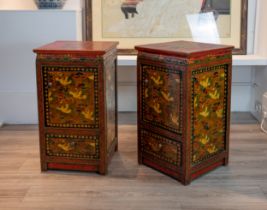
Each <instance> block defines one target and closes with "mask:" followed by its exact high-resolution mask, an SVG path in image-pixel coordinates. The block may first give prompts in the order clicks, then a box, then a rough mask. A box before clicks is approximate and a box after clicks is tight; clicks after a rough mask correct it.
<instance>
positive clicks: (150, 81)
mask: <svg viewBox="0 0 267 210" xmlns="http://www.w3.org/2000/svg"><path fill="white" fill-rule="evenodd" d="M139 71H140V72H139V74H140V80H141V90H140V95H141V98H140V103H141V106H140V109H141V110H140V111H141V113H140V114H141V121H142V122H143V123H147V124H150V125H152V126H155V127H158V128H161V129H164V130H167V131H171V132H174V133H176V134H180V133H181V126H182V122H181V120H182V118H181V112H182V106H181V97H182V79H181V71H179V70H174V69H170V68H167V67H161V66H156V65H151V64H141V65H140V69H139Z"/></svg>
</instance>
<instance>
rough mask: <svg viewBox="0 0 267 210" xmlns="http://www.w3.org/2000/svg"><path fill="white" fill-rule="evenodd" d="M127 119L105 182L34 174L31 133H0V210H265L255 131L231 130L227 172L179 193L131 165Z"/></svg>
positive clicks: (265, 149) (264, 145)
mask: <svg viewBox="0 0 267 210" xmlns="http://www.w3.org/2000/svg"><path fill="white" fill-rule="evenodd" d="M129 117H131V115H129V116H128V117H127V116H122V118H121V122H122V123H121V124H120V127H119V152H118V153H116V155H115V156H114V158H113V160H112V163H111V165H110V168H109V175H107V176H101V175H98V174H95V173H78V172H60V171H49V172H47V173H41V172H40V165H39V146H38V132H37V126H4V127H3V128H1V129H0V210H11V209H12V210H18V209H20V210H84V209H90V210H102V209H105V210H113V209H114V210H130V209H131V210H143V209H144V210H150V209H151V210H159V209H160V210H169V209H175V210H179V209H182V210H222V209H227V210H236V209H240V210H263V209H264V210H267V135H266V134H264V133H262V132H261V131H260V129H259V125H257V124H242V125H241V124H232V127H231V144H230V146H231V153H230V165H229V166H228V167H220V168H218V169H217V170H215V171H213V172H211V173H209V174H207V175H205V176H203V177H201V178H200V179H197V180H195V181H194V182H192V184H191V185H190V186H186V187H185V186H183V185H181V184H180V183H179V182H176V181H175V180H173V179H171V178H169V177H167V176H165V175H163V174H161V173H159V172H157V171H154V170H153V169H150V168H148V167H145V166H139V165H138V164H137V148H136V147H137V145H136V125H135V120H134V119H133V120H129ZM130 119H131V118H130ZM127 122H129V123H128V124H127Z"/></svg>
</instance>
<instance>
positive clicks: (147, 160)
mask: <svg viewBox="0 0 267 210" xmlns="http://www.w3.org/2000/svg"><path fill="white" fill-rule="evenodd" d="M136 49H137V50H138V65H137V78H138V160H139V163H140V164H145V165H147V166H150V167H152V168H154V169H157V170H159V171H161V172H163V173H165V174H167V175H169V176H172V177H174V178H175V179H177V180H179V181H181V182H182V183H183V184H189V183H190V182H191V181H192V180H194V179H195V178H197V177H199V176H200V175H202V174H204V173H206V172H208V171H210V170H212V169H214V168H216V167H218V166H221V165H227V163H228V157H229V130H230V127H229V126H230V124H229V121H230V97H231V71H232V46H225V45H214V44H203V43H196V42H188V41H177V42H169V43H159V44H149V45H141V46H136Z"/></svg>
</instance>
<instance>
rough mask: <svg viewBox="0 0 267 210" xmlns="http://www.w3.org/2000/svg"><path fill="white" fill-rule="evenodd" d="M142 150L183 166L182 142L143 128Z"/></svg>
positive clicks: (159, 158) (144, 152) (149, 154)
mask: <svg viewBox="0 0 267 210" xmlns="http://www.w3.org/2000/svg"><path fill="white" fill-rule="evenodd" d="M141 151H142V152H143V154H145V156H147V155H148V156H150V157H152V158H153V159H158V160H162V161H164V162H167V163H170V164H172V165H175V166H178V167H179V166H181V154H182V152H181V144H180V143H178V142H175V141H172V140H170V139H167V138H165V137H162V136H160V135H158V134H155V133H151V132H148V131H145V130H142V131H141Z"/></svg>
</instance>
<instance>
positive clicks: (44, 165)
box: [41, 163, 47, 172]
mask: <svg viewBox="0 0 267 210" xmlns="http://www.w3.org/2000/svg"><path fill="white" fill-rule="evenodd" d="M41 171H42V172H44V171H47V163H41Z"/></svg>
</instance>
